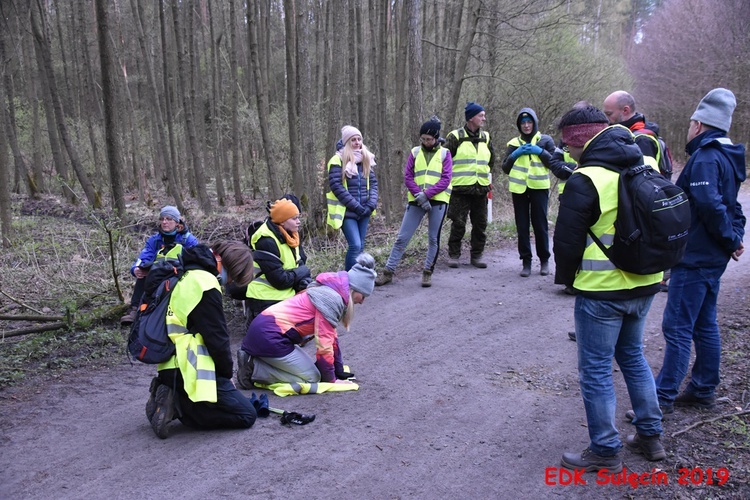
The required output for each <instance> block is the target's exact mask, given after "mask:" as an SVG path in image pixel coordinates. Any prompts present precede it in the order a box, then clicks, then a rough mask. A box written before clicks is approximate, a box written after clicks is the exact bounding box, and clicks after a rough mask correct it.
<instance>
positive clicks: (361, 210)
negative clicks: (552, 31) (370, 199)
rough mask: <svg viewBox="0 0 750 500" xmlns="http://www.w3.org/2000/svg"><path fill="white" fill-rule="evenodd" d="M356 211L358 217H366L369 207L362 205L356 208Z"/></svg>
mask: <svg viewBox="0 0 750 500" xmlns="http://www.w3.org/2000/svg"><path fill="white" fill-rule="evenodd" d="M354 213H355V214H357V217H359V218H360V219H361V218H362V217H365V216H366V215H367V208H366V207H364V206H362V205H360V206H358V207H357V208H356V210H354Z"/></svg>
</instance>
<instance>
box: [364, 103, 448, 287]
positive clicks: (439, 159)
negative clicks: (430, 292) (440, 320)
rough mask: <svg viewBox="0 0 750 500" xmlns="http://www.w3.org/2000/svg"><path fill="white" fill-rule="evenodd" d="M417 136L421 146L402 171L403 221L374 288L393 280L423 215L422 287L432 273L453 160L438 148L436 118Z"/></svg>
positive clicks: (423, 126)
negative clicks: (403, 187)
mask: <svg viewBox="0 0 750 500" xmlns="http://www.w3.org/2000/svg"><path fill="white" fill-rule="evenodd" d="M419 135H420V137H419V141H420V143H421V144H422V145H421V146H416V147H414V148H412V150H411V153H410V154H409V158H407V159H406V166H405V167H404V184H405V185H406V190H407V195H406V197H407V204H406V211H405V212H404V219H403V220H402V221H401V229H399V230H398V236H396V241H395V243H394V244H393V248H392V249H391V253H390V255H389V256H388V261H387V262H386V264H385V269H384V270H383V272H382V273H381V274H380V275H379V276H378V279H377V280H376V281H375V284H376V285H378V286H382V285H385V284H388V283H390V282H391V281H392V280H393V273H394V272H395V271H396V267H397V266H398V263H399V262H400V261H401V257H402V256H403V255H404V252H405V251H406V247H407V245H409V241H410V240H411V237H412V236H413V235H414V232H415V231H416V230H417V228H418V227H419V224H420V223H421V222H422V219H423V218H424V216H425V214H426V215H427V219H428V225H427V241H428V246H427V255H426V256H425V260H424V267H423V270H422V286H423V287H429V286H431V285H432V271H433V269H434V268H435V262H436V261H437V256H438V251H439V250H440V230H441V229H442V227H443V220H444V219H445V212H446V208H447V206H448V202H449V201H450V196H451V176H452V171H453V160H452V158H451V153H450V151H448V149H446V148H444V147H442V146H441V145H440V142H439V138H440V120H438V119H437V117H435V116H433V117H432V118H430V119H429V120H427V121H426V122H425V123H424V124H422V127H421V128H420V130H419Z"/></svg>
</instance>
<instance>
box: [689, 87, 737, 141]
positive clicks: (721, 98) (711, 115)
mask: <svg viewBox="0 0 750 500" xmlns="http://www.w3.org/2000/svg"><path fill="white" fill-rule="evenodd" d="M736 106H737V99H735V97H734V94H733V93H732V91H731V90H727V89H722V88H718V89H713V90H712V91H711V92H709V93H708V94H706V95H705V97H703V99H701V102H699V103H698V107H697V108H696V109H695V113H693V116H691V117H690V119H691V120H695V121H697V122H701V123H705V124H706V125H709V126H711V127H715V128H718V129H719V130H723V131H724V132H729V129H730V128H731V126H732V113H734V108H735V107H736Z"/></svg>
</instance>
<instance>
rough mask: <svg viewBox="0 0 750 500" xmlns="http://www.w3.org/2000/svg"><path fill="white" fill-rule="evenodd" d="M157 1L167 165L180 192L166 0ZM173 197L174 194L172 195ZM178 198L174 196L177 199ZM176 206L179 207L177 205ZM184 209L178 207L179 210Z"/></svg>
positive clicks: (180, 178)
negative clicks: (167, 138)
mask: <svg viewBox="0 0 750 500" xmlns="http://www.w3.org/2000/svg"><path fill="white" fill-rule="evenodd" d="M157 1H158V2H159V33H160V36H161V52H162V54H161V55H162V58H161V60H162V78H163V83H164V109H165V114H166V118H167V121H166V123H167V132H168V133H169V134H168V135H169V158H170V159H169V162H168V165H172V166H173V169H172V172H173V174H174V175H173V176H172V183H173V184H174V187H173V189H174V191H175V192H177V193H182V187H183V185H184V183H183V182H182V171H183V170H182V168H180V163H178V162H177V147H176V144H175V136H174V126H173V123H174V121H173V115H174V113H172V104H173V102H172V88H171V87H170V85H169V57H168V55H169V49H168V44H167V25H166V24H167V23H166V5H165V3H166V2H167V1H168V0H157ZM142 23H143V15H141V24H142ZM172 196H173V197H174V194H173V195H172ZM177 200H178V198H175V201H177ZM179 200H180V203H182V196H181V195H180V198H179ZM177 208H180V207H179V205H178V207H177ZM183 211H184V210H183V209H182V208H180V212H183Z"/></svg>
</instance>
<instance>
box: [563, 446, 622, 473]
mask: <svg viewBox="0 0 750 500" xmlns="http://www.w3.org/2000/svg"><path fill="white" fill-rule="evenodd" d="M560 463H561V464H562V466H563V467H565V468H566V469H571V470H575V469H579V470H580V469H583V470H585V471H586V472H595V471H599V470H603V469H605V470H607V471H609V472H611V473H615V474H616V473H618V472H620V471H622V455H621V454H620V453H617V454H616V455H612V456H611V457H603V456H601V455H597V454H596V453H594V452H593V451H591V450H590V449H589V448H586V449H585V450H583V452H582V453H563V456H562V461H561V462H560Z"/></svg>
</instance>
